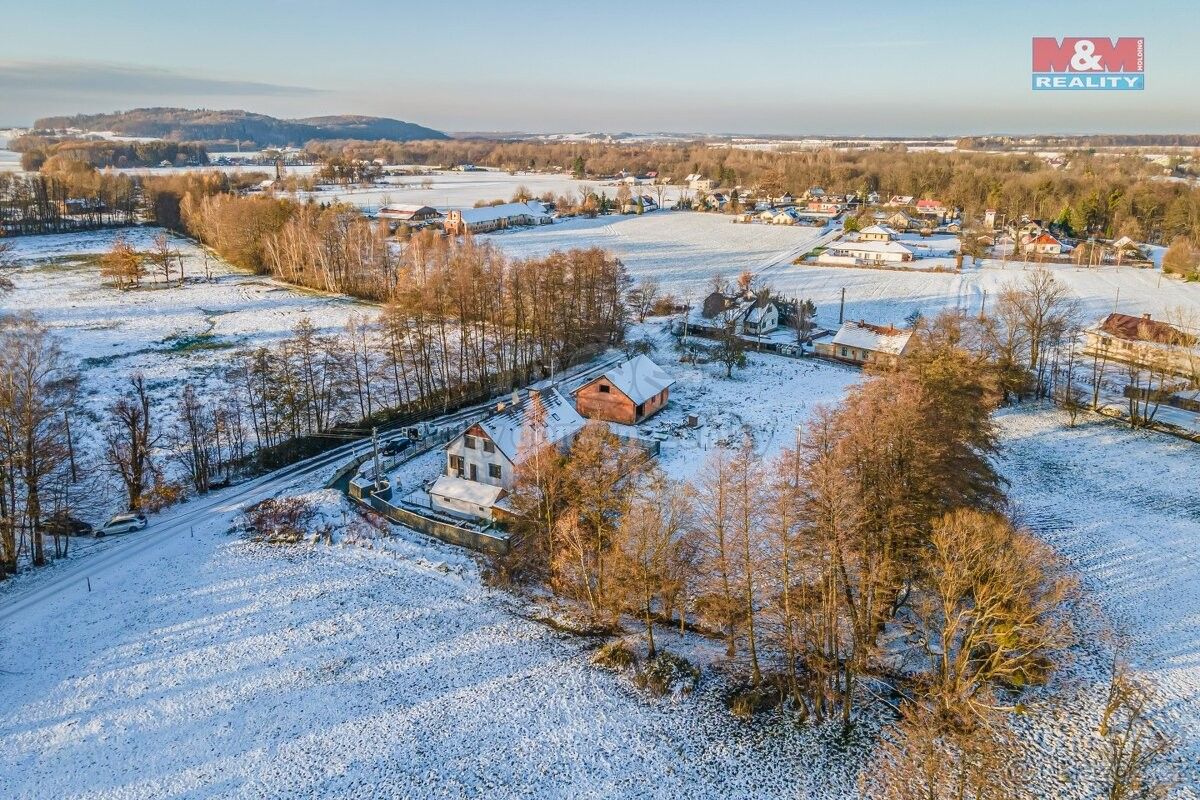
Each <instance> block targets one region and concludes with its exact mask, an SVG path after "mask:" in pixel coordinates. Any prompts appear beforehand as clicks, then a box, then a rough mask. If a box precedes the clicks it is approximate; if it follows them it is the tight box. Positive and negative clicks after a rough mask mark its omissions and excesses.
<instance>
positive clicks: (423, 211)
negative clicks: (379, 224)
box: [379, 204, 442, 226]
mask: <svg viewBox="0 0 1200 800" xmlns="http://www.w3.org/2000/svg"><path fill="white" fill-rule="evenodd" d="M379 218H380V219H386V220H388V221H389V222H395V223H397V224H405V225H411V226H416V225H428V224H429V223H431V222H437V221H438V220H440V219H441V218H442V213H441V212H440V211H438V210H437V209H436V208H433V207H432V206H422V205H415V204H395V205H390V206H384V207H383V208H381V209H379Z"/></svg>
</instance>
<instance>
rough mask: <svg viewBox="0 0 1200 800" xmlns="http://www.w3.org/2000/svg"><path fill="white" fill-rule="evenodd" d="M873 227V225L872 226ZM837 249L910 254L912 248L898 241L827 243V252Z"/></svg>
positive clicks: (833, 251) (836, 250)
mask: <svg viewBox="0 0 1200 800" xmlns="http://www.w3.org/2000/svg"><path fill="white" fill-rule="evenodd" d="M872 227H874V226H872ZM838 251H853V252H856V253H908V254H910V255H912V253H913V249H912V248H911V247H908V246H907V245H903V244H900V243H899V242H893V241H887V242H834V243H833V244H831V245H829V252H831V253H836V252H838Z"/></svg>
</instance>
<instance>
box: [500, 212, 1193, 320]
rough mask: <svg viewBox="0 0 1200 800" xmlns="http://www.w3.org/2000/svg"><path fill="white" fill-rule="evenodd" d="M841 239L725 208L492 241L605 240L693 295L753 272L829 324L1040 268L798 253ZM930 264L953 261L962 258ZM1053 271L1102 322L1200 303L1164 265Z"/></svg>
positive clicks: (665, 283) (918, 304) (972, 303)
mask: <svg viewBox="0 0 1200 800" xmlns="http://www.w3.org/2000/svg"><path fill="white" fill-rule="evenodd" d="M831 237H832V234H831V233H830V232H827V231H824V230H823V229H820V228H802V227H792V226H773V225H754V224H733V223H732V222H731V221H730V217H728V216H726V215H722V214H702V213H697V212H684V211H680V212H656V213H653V214H645V215H642V216H609V217H601V218H598V219H594V220H584V219H580V220H565V221H563V222H561V223H556V224H554V225H549V226H544V227H540V228H526V229H522V230H514V231H508V232H504V233H501V234H496V235H491V236H490V237H488V238H490V239H491V240H492V241H495V242H496V243H497V244H499V245H500V246H501V247H503V248H504V249H505V250H506V251H508V252H510V253H512V254H513V255H515V256H535V255H542V254H544V253H547V252H549V251H550V250H554V249H567V248H570V247H591V246H598V247H605V248H608V249H610V250H612V251H613V252H614V253H615V254H617V255H618V256H619V257H620V258H621V259H622V261H624V262H625V264H626V265H627V266H628V267H629V271H630V273H631V274H632V275H633V276H634V277H635V278H642V277H650V276H653V277H655V278H657V279H658V280H659V282H660V283H661V285H662V287H663V290H664V291H667V292H672V293H674V294H675V295H676V296H678V297H680V298H691V299H692V301H693V302H695V301H697V300H699V299H702V298H703V297H704V295H706V294H707V293H708V292H709V291H710V283H711V280H712V276H713V274H714V273H717V272H719V273H720V274H721V275H723V276H724V277H725V278H726V279H732V278H734V277H736V276H737V275H738V273H740V272H742V271H743V270H747V269H749V270H751V271H753V272H756V273H758V274H759V275H760V276H761V279H762V281H763V282H764V283H765V284H766V285H769V286H772V287H773V288H775V289H776V290H777V291H779V292H781V293H782V294H785V295H790V296H797V297H807V298H811V299H812V300H814V301H815V302H816V303H817V309H818V315H819V318H820V320H821V322H822V323H825V324H827V325H828V324H831V323H832V324H835V323H836V322H837V314H838V303H839V302H840V299H841V292H842V289H845V290H846V311H845V315H846V318H847V319H866V320H868V321H871V322H876V323H879V324H886V323H889V322H890V323H903V322H904V319H905V317H907V316H908V315H909V314H911V313H912V312H913V311H920V312H921V313H923V314H925V315H927V316H929V315H933V314H936V313H937V312H938V311H939V310H942V309H945V308H959V309H965V310H968V311H972V312H975V313H978V311H979V309H980V307H981V306H982V305H984V304H985V303H986V304H987V306H988V307H990V306H991V304H992V303H994V302H995V299H996V297H997V295H998V294H999V292H1000V290H1001V289H1002V288H1003V287H1004V286H1005V285H1007V284H1008V283H1010V282H1012V281H1016V280H1020V279H1021V277H1022V273H1023V272H1024V271H1025V270H1026V269H1029V268H1031V267H1029V266H1028V265H1026V264H1024V263H1023V262H1021V261H1011V262H1007V263H1006V262H1005V261H1003V260H999V259H984V260H982V261H981V262H980V264H979V265H973V264H972V263H971V259H969V258H968V259H967V260H966V265H965V266H964V270H963V273H962V274H947V273H927V272H900V271H895V270H883V269H856V268H852V267H826V266H816V265H812V264H802V265H796V264H792V261H793V260H794V259H795V257H796V256H797V255H802V254H805V253H807V252H808V251H809V250H811V249H812V248H814V247H816V246H817V245H819V244H823V243H825V242H826V241H828V239H829V238H831ZM929 261H930V262H934V261H937V262H939V263H940V262H945V263H946V264H947V265H949V266H951V267H952V266H953V261H954V260H953V259H929ZM1050 269H1051V270H1052V271H1053V272H1054V274H1055V276H1056V277H1058V278H1059V279H1060V280H1062V281H1063V282H1064V283H1066V285H1067V286H1068V287H1069V288H1070V290H1071V292H1072V293H1073V294H1074V295H1075V296H1076V297H1077V298H1079V301H1080V304H1081V306H1082V308H1083V312H1084V315H1085V317H1086V318H1087V319H1088V320H1089V321H1099V320H1100V319H1101V318H1102V317H1103V316H1104V315H1106V314H1108V313H1109V312H1111V311H1114V310H1116V311H1121V312H1124V313H1127V314H1139V315H1140V314H1142V313H1146V312H1149V313H1151V314H1153V315H1154V316H1155V317H1156V318H1162V317H1166V316H1167V315H1168V314H1170V313H1171V312H1172V311H1174V310H1175V309H1176V308H1178V307H1180V306H1186V307H1189V308H1193V309H1200V284H1198V283H1184V282H1181V281H1178V280H1174V279H1172V278H1169V277H1163V276H1162V275H1161V273H1160V272H1159V271H1158V270H1151V269H1136V268H1133V267H1100V268H1094V269H1087V268H1080V267H1075V266H1069V265H1053V266H1051V267H1050Z"/></svg>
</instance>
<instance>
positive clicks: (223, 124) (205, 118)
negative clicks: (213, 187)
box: [34, 108, 448, 147]
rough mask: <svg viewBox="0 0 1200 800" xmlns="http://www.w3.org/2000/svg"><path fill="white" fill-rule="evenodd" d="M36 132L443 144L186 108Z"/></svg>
mask: <svg viewBox="0 0 1200 800" xmlns="http://www.w3.org/2000/svg"><path fill="white" fill-rule="evenodd" d="M34 127H35V128H37V129H39V130H58V129H62V128H80V129H83V130H92V131H113V132H114V133H118V134H121V135H122V136H153V137H156V138H159V139H171V140H174V141H188V142H216V141H223V142H233V141H240V142H242V143H252V144H255V145H259V146H263V147H266V146H283V145H297V146H299V145H302V144H304V143H305V142H308V141H312V140H323V139H390V140H396V141H411V140H414V139H446V138H448V137H447V136H446V134H444V133H442V132H441V131H435V130H433V129H432V128H426V127H424V126H421V125H417V124H416V123H413V122H402V121H401V120H398V119H389V118H387V117H364V116H356V115H344V116H332V117H309V118H307V119H277V118H276V117H269V116H267V115H266V114H254V113H251V112H249V111H241V110H227V111H210V110H208V109H186V108H135V109H132V110H130V111H120V112H116V113H113V114H76V115H75V116H64V117H43V118H42V119H39V120H37V122H35V123H34Z"/></svg>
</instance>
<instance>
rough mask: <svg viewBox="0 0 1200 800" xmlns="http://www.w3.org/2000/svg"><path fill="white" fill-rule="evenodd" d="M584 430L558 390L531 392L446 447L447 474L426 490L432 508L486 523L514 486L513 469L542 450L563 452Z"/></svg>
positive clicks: (580, 419) (577, 415)
mask: <svg viewBox="0 0 1200 800" xmlns="http://www.w3.org/2000/svg"><path fill="white" fill-rule="evenodd" d="M583 426H584V419H583V417H581V416H580V415H579V412H577V411H576V410H575V407H574V406H573V405H571V402H570V401H569V400H567V398H566V397H564V396H563V395H562V393H561V392H560V391H559V390H558V389H556V388H554V387H543V388H530V389H529V391H528V392H527V393H526V394H525V396H524V397H522V398H521V399H520V400H519V401H518V402H516V403H512V404H510V405H504V404H501V406H500V407H499V408H498V409H497V412H496V413H495V414H493V415H492V416H490V417H488V418H487V419H484V420H482V421H480V422H477V423H476V424H474V425H472V426H471V427H469V428H467V430H465V431H464V432H463V433H462V434H460V435H459V436H458V437H457V438H456V439H454V440H453V441H451V442H450V443H449V444H447V445H446V448H445V451H446V472H445V474H444V475H442V476H441V477H440V478H438V480H437V481H436V482H435V483H434V485H433V487H432V488H431V489H430V490H429V496H430V500H431V501H432V505H433V507H434V508H435V509H438V510H440V511H444V512H447V513H450V514H458V515H464V514H465V515H467V516H474V517H479V518H482V519H491V518H492V507H493V506H494V505H495V503H496V502H497V501H499V500H500V499H502V498H503V497H504V496H506V495H507V493H508V491H509V490H510V489H511V488H512V486H513V483H514V482H515V480H516V469H517V466H518V465H519V464H520V463H521V462H522V461H523V460H524V459H525V458H526V457H527V456H528V455H529V454H530V453H532V452H535V451H536V450H537V449H540V448H542V447H544V446H546V445H557V446H560V447H566V446H568V445H569V444H570V443H571V441H573V440H574V438H575V435H576V434H577V433H579V431H580V430H581V429H582V428H583ZM482 501H487V503H486V505H485V504H484V502H482Z"/></svg>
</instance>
